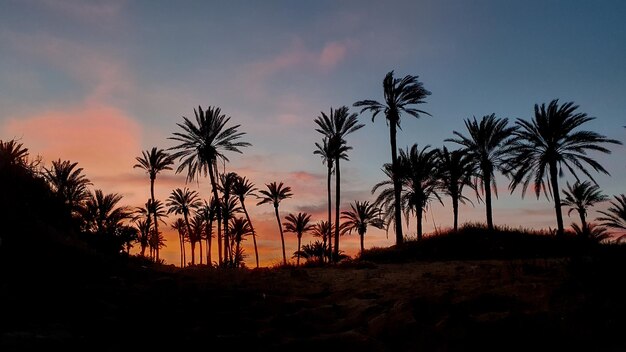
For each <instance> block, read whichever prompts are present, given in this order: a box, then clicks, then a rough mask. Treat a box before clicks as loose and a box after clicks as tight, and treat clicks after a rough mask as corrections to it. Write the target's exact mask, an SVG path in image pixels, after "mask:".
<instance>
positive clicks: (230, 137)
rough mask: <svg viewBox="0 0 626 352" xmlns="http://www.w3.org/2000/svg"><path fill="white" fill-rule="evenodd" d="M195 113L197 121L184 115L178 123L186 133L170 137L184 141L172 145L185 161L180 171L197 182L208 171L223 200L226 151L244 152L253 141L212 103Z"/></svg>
mask: <svg viewBox="0 0 626 352" xmlns="http://www.w3.org/2000/svg"><path fill="white" fill-rule="evenodd" d="M194 114H195V116H196V119H195V123H194V121H191V120H190V119H188V118H186V117H184V116H183V123H178V124H176V125H177V126H178V127H180V128H181V129H182V130H183V132H174V137H170V138H169V139H172V140H175V141H178V142H180V144H178V145H177V146H175V147H172V148H171V149H173V150H177V152H176V153H175V154H174V158H179V159H180V160H181V164H180V165H179V166H178V168H177V169H176V173H180V172H182V171H183V170H185V169H187V181H193V180H195V179H198V178H199V177H200V176H206V175H207V174H208V175H209V179H210V181H211V189H212V192H213V199H219V197H218V195H217V180H218V170H217V161H218V160H222V161H224V162H227V161H229V160H228V158H227V157H226V155H225V154H224V153H225V152H226V151H231V152H236V153H241V149H240V148H243V147H248V146H250V145H251V144H250V143H248V142H243V141H240V140H239V139H240V138H241V137H243V135H245V132H239V131H238V128H239V127H240V126H241V125H235V126H232V127H226V124H227V123H228V121H230V117H226V115H224V114H222V113H221V109H220V108H218V107H211V106H209V107H208V108H207V110H206V111H203V110H202V108H201V107H200V106H198V110H195V109H194ZM218 206H219V203H218ZM221 216H222V214H221V211H219V210H218V211H217V235H218V240H219V239H220V238H221ZM221 263H222V259H221V254H220V264H221Z"/></svg>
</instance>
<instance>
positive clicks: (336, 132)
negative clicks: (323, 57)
mask: <svg viewBox="0 0 626 352" xmlns="http://www.w3.org/2000/svg"><path fill="white" fill-rule="evenodd" d="M357 116H358V115H357V114H350V113H348V107H347V106H342V107H340V108H339V109H335V110H334V111H333V109H332V108H330V114H329V115H326V114H325V113H324V112H321V116H318V117H317V118H316V119H315V123H316V124H317V126H318V128H317V129H315V130H316V131H317V132H319V133H321V134H323V135H324V136H325V137H326V138H328V147H329V150H330V152H331V153H332V156H333V158H334V163H335V222H336V223H339V216H340V214H339V208H340V205H341V169H340V167H339V161H340V160H341V159H344V160H348V157H347V152H348V151H349V150H351V149H352V147H348V146H347V145H346V140H345V137H346V136H347V135H349V134H350V133H352V132H355V131H357V130H359V129H361V128H362V127H363V126H365V125H363V124H359V123H358V122H359V121H358V119H357ZM334 254H335V258H337V257H338V256H339V227H336V228H335V248H334Z"/></svg>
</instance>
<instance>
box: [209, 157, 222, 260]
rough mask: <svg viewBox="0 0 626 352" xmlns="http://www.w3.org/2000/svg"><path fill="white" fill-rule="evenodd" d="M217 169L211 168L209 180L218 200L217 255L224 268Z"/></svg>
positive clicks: (214, 195) (214, 197)
mask: <svg viewBox="0 0 626 352" xmlns="http://www.w3.org/2000/svg"><path fill="white" fill-rule="evenodd" d="M216 172H217V168H214V167H213V165H211V167H209V179H210V180H211V188H212V189H211V190H212V192H213V199H215V200H216V204H217V209H216V210H215V216H216V217H217V255H218V260H219V261H218V265H219V266H222V205H221V204H220V202H219V199H220V198H219V197H218V196H217V184H216V182H215V178H216V175H215V173H216Z"/></svg>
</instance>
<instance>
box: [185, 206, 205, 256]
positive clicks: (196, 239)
mask: <svg viewBox="0 0 626 352" xmlns="http://www.w3.org/2000/svg"><path fill="white" fill-rule="evenodd" d="M189 227H190V228H191V232H189V233H188V234H187V237H188V238H189V243H198V245H199V246H198V247H200V255H199V256H198V258H200V265H202V260H203V259H202V258H203V253H202V239H203V238H204V229H205V226H204V218H203V217H202V215H201V214H198V213H194V216H193V217H191V219H190V220H189ZM192 248H193V247H192ZM192 255H193V251H192ZM192 262H193V259H192ZM192 264H193V263H192Z"/></svg>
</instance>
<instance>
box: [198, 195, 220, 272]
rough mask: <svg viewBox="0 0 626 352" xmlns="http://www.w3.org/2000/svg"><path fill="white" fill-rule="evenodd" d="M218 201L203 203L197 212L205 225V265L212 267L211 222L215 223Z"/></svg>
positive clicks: (212, 200)
mask: <svg viewBox="0 0 626 352" xmlns="http://www.w3.org/2000/svg"><path fill="white" fill-rule="evenodd" d="M218 202H219V200H215V199H213V198H211V201H210V202H207V201H206V200H205V201H204V205H203V206H202V207H201V208H200V210H199V212H200V214H202V216H203V218H204V224H205V225H206V229H205V230H204V232H205V234H206V237H205V238H206V248H207V251H206V253H207V264H208V265H212V264H213V261H212V259H211V251H212V247H211V243H212V239H213V221H215V219H216V217H217V210H218V208H219V206H218V204H217V203H218Z"/></svg>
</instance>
